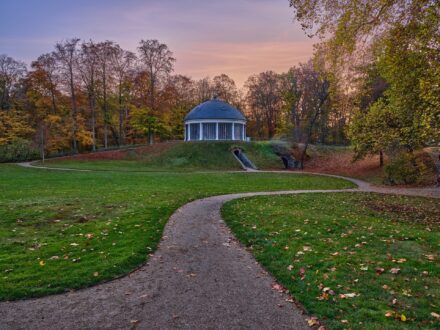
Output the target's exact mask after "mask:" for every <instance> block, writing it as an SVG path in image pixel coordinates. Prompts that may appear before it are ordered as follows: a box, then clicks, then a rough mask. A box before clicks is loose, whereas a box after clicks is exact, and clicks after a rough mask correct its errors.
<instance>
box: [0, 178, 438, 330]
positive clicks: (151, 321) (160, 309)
mask: <svg viewBox="0 0 440 330" xmlns="http://www.w3.org/2000/svg"><path fill="white" fill-rule="evenodd" d="M348 179H349V180H351V181H352V182H355V183H356V184H358V186H359V188H357V189H346V190H298V191H280V192H260V193H242V194H231V195H223V196H214V197H209V198H205V199H201V200H197V201H194V202H191V203H188V204H186V205H184V206H183V207H181V208H180V209H178V210H177V211H176V212H175V213H174V214H173V215H172V217H171V218H170V220H169V222H168V223H167V225H166V227H165V231H164V237H163V240H162V242H161V243H160V245H159V248H158V250H157V251H156V252H155V253H154V254H153V255H152V256H151V258H150V260H149V262H148V263H147V264H145V265H144V266H142V267H141V268H140V269H138V270H137V271H135V272H133V273H131V274H130V275H128V276H126V277H124V278H121V279H118V280H115V281H111V282H108V283H104V284H101V285H97V286H94V287H91V288H87V289H83V290H79V291H75V292H71V293H67V294H61V295H53V296H48V297H44V298H40V299H30V300H21V301H15V302H2V303H0V329H130V328H137V329H308V327H307V324H306V322H305V319H306V316H305V315H303V314H302V313H301V311H300V309H299V308H297V307H296V306H295V305H294V304H292V303H290V302H287V301H286V300H287V299H289V297H288V296H287V295H286V294H285V293H280V292H278V291H276V290H273V288H272V285H273V284H274V283H275V281H274V279H273V278H272V277H271V276H270V275H269V274H267V272H266V271H265V270H264V269H263V268H262V267H261V266H260V265H259V264H258V263H257V262H256V261H255V260H254V258H253V257H252V255H251V254H250V253H249V252H247V251H246V250H245V249H244V248H243V247H242V246H240V244H239V243H237V242H236V241H235V240H234V238H233V236H232V234H231V232H230V231H229V229H228V228H227V226H226V225H225V224H224V222H223V220H222V218H221V215H220V209H221V207H222V205H223V203H225V202H227V201H230V200H233V199H236V198H241V197H248V196H257V195H275V194H300V193H309V192H314V193H331V192H334V193H336V192H344V191H345V192H347V191H352V192H380V193H398V194H405V195H421V196H430V197H437V198H440V189H436V188H433V189H432V191H431V190H429V191H428V190H426V189H397V190H396V189H392V188H382V187H374V186H371V185H369V184H368V183H365V182H363V181H360V180H355V179H350V178H348Z"/></svg>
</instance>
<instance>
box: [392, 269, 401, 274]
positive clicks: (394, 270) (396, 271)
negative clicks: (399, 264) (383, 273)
mask: <svg viewBox="0 0 440 330" xmlns="http://www.w3.org/2000/svg"><path fill="white" fill-rule="evenodd" d="M390 273H391V274H399V273H400V268H391V269H390Z"/></svg>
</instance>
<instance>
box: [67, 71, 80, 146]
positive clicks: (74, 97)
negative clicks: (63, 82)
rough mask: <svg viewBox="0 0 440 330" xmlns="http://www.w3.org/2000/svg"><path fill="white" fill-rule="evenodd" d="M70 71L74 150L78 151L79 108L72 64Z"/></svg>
mask: <svg viewBox="0 0 440 330" xmlns="http://www.w3.org/2000/svg"><path fill="white" fill-rule="evenodd" d="M69 71H70V72H69V73H70V93H71V97H72V113H71V116H72V134H73V137H72V142H73V143H72V145H73V150H72V151H73V152H74V153H78V145H77V141H76V134H77V130H78V128H77V122H76V113H77V109H76V94H75V86H74V82H73V68H72V66H70V68H69Z"/></svg>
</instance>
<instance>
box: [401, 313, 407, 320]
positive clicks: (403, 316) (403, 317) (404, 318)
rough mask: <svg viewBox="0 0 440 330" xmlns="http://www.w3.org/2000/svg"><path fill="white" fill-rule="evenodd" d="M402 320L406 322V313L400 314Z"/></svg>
mask: <svg viewBox="0 0 440 330" xmlns="http://www.w3.org/2000/svg"><path fill="white" fill-rule="evenodd" d="M400 320H401V321H402V322H406V316H405V315H404V314H402V315H400Z"/></svg>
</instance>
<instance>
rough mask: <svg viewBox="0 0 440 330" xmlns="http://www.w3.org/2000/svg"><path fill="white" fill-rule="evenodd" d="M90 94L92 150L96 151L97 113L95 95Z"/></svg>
mask: <svg viewBox="0 0 440 330" xmlns="http://www.w3.org/2000/svg"><path fill="white" fill-rule="evenodd" d="M92 93H93V95H92V96H90V113H91V117H92V118H91V119H92V150H93V151H96V115H95V96H94V92H92Z"/></svg>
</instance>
